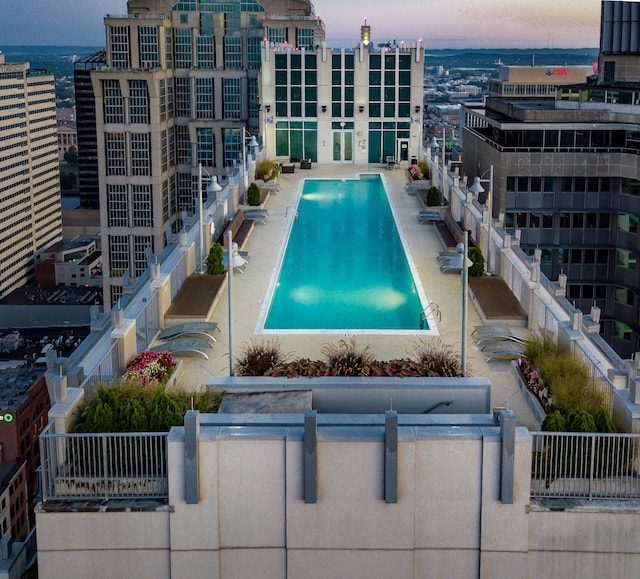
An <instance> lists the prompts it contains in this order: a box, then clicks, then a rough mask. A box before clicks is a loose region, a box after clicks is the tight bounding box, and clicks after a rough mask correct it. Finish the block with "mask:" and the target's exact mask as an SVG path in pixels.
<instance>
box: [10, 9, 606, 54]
mask: <svg viewBox="0 0 640 579" xmlns="http://www.w3.org/2000/svg"><path fill="white" fill-rule="evenodd" d="M314 5H315V8H316V14H317V15H318V16H319V17H320V18H321V19H322V20H323V21H324V22H325V23H326V26H327V32H328V34H327V41H328V44H329V45H330V46H352V45H353V44H354V41H356V40H357V39H358V38H359V28H360V26H361V25H362V24H363V22H364V19H365V18H366V19H367V23H368V24H370V25H371V28H372V40H373V42H374V43H383V42H386V41H389V40H396V41H401V40H403V41H406V42H411V41H413V40H417V39H422V40H423V41H424V43H425V47H426V48H427V49H428V48H433V49H440V48H586V47H596V46H598V44H599V27H600V5H601V2H600V0H566V1H565V2H564V3H558V2H552V1H551V0H542V1H541V2H538V3H536V4H531V3H530V2H527V0H511V1H508V0H489V1H487V2H480V1H479V0H449V1H447V2H445V0H433V1H432V2H430V3H429V4H426V3H424V2H423V1H422V0H404V1H403V2H402V4H401V6H402V8H403V9H402V10H398V5H397V4H393V3H390V2H388V1H384V2H383V1H382V0H370V1H369V2H367V3H365V2H357V3H351V4H348V5H345V3H344V2H339V0H316V1H315V2H314ZM126 11H127V2H126V0H102V1H101V2H99V3H95V2H94V1H93V0H73V1H72V0H58V1H57V2H55V3H52V2H50V1H47V0H32V2H29V3H28V4H27V3H24V2H20V1H19V0H3V2H1V3H0V45H4V46H8V45H70V46H102V45H104V43H105V41H104V23H103V19H104V17H105V16H106V15H107V14H125V13H126Z"/></svg>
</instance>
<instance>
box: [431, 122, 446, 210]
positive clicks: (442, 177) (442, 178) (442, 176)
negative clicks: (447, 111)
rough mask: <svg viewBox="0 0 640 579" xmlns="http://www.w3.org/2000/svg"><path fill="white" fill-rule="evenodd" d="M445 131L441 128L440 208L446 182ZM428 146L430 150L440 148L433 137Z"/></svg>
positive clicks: (442, 202) (442, 203)
mask: <svg viewBox="0 0 640 579" xmlns="http://www.w3.org/2000/svg"><path fill="white" fill-rule="evenodd" d="M446 131H447V130H446V129H445V128H444V127H442V150H441V155H442V165H441V171H440V206H441V207H442V205H444V197H445V195H444V188H445V186H446V184H447V180H446V177H445V170H446V163H447V162H446V157H445V155H446V150H447V137H446ZM430 146H431V148H432V149H438V148H440V144H439V143H438V140H437V139H436V137H435V135H434V136H433V138H432V139H431V143H430Z"/></svg>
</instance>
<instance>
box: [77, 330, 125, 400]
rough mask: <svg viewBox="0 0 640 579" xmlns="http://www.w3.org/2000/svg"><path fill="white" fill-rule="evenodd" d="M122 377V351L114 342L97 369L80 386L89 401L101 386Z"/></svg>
mask: <svg viewBox="0 0 640 579" xmlns="http://www.w3.org/2000/svg"><path fill="white" fill-rule="evenodd" d="M119 376H120V351H119V349H118V342H113V343H112V344H111V347H110V348H109V351H108V352H107V353H106V354H105V355H104V356H103V357H102V359H101V360H100V362H99V363H98V365H97V366H96V368H95V369H94V370H93V372H91V374H89V375H88V376H87V377H86V378H85V379H84V380H83V382H82V384H80V387H81V388H83V389H84V392H85V396H86V397H87V399H90V398H92V397H93V395H94V394H95V393H96V391H97V390H98V388H99V387H100V385H101V384H108V383H110V382H111V381H112V380H115V379H116V378H118V377H119Z"/></svg>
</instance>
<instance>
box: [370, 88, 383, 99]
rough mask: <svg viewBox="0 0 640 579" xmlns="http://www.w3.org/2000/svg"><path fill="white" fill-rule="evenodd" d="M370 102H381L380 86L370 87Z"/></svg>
mask: <svg viewBox="0 0 640 579" xmlns="http://www.w3.org/2000/svg"><path fill="white" fill-rule="evenodd" d="M369 100H370V101H379V100H380V87H379V86H370V87H369Z"/></svg>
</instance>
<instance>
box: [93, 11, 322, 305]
mask: <svg viewBox="0 0 640 579" xmlns="http://www.w3.org/2000/svg"><path fill="white" fill-rule="evenodd" d="M105 25H106V39H107V63H106V66H105V67H102V68H100V69H98V70H95V71H93V72H92V74H91V79H92V83H93V90H94V93H95V98H96V134H97V150H98V173H99V179H100V187H99V190H100V193H99V198H100V220H101V229H102V251H103V257H104V262H103V266H104V269H103V274H104V290H105V291H104V302H105V309H109V308H110V307H111V306H112V305H113V304H114V303H115V302H116V301H117V300H118V298H119V297H120V296H121V295H122V286H123V279H126V278H127V277H130V278H137V277H139V276H140V275H142V273H144V271H145V270H146V269H147V266H148V263H147V255H148V253H149V251H151V252H153V253H159V252H160V251H162V249H163V248H164V247H165V245H166V243H167V236H168V235H169V234H171V233H175V232H177V231H179V230H180V228H181V227H182V222H181V218H180V212H181V211H187V212H193V211H194V206H195V202H196V200H197V190H198V165H199V164H201V165H202V166H203V168H204V171H205V173H207V174H209V175H216V174H218V175H224V174H225V172H226V167H229V166H234V165H235V164H237V163H239V162H241V160H242V159H243V146H246V143H247V135H248V134H250V133H252V132H257V128H258V119H259V109H260V95H259V94H258V75H259V71H260V62H261V43H262V42H263V41H264V40H267V41H269V42H274V43H289V44H292V45H294V46H295V47H309V48H310V47H315V46H317V45H319V43H320V42H322V40H323V39H324V35H325V32H324V24H323V23H322V21H321V20H320V19H319V18H317V17H316V16H315V14H314V11H313V6H312V5H311V3H310V2H308V1H307V0H303V1H297V0H275V1H273V2H266V3H262V4H260V3H258V2H255V1H253V0H249V1H242V2H241V1H240V0H233V1H231V2H227V3H220V2H216V1H214V0H201V1H196V0H181V1H179V2H175V1H174V0H130V1H129V3H128V14H127V15H125V16H108V17H106V18H105Z"/></svg>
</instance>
